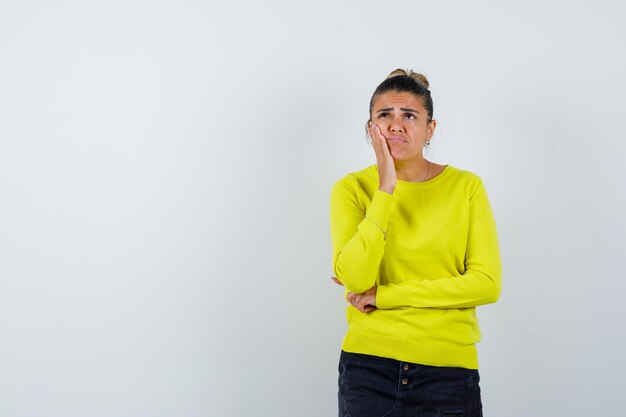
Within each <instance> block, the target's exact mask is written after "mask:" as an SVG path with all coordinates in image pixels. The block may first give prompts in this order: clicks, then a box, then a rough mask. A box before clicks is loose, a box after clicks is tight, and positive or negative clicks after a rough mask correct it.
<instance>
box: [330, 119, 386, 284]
mask: <svg viewBox="0 0 626 417" xmlns="http://www.w3.org/2000/svg"><path fill="white" fill-rule="evenodd" d="M367 132H368V134H369V136H370V138H371V140H372V147H373V148H374V153H375V154H376V166H377V169H378V191H376V192H375V193H374V196H373V197H372V201H371V202H370V205H369V207H368V209H367V212H365V210H364V209H363V206H362V205H361V204H359V199H358V194H359V191H361V192H362V190H361V187H360V185H359V184H358V183H357V181H356V179H355V178H354V177H350V176H348V177H346V178H344V179H343V180H341V181H339V182H338V183H337V184H335V186H334V187H333V190H332V193H331V199H330V200H331V201H330V231H331V238H332V242H333V271H334V273H335V275H336V276H337V278H338V279H339V280H340V281H341V282H342V283H343V285H344V286H345V287H346V288H347V289H348V291H351V292H355V293H362V292H365V291H367V290H369V289H370V288H372V287H373V286H374V285H375V284H376V278H377V276H378V269H379V267H380V261H381V259H382V257H383V253H384V248H385V239H386V237H387V221H388V219H389V211H390V209H391V204H392V199H393V197H392V195H393V192H394V190H395V188H396V184H397V177H396V171H395V166H394V162H393V158H392V157H391V153H390V152H389V147H388V145H387V139H386V138H385V136H384V135H383V133H382V131H381V130H380V127H378V126H377V125H375V124H372V123H369V124H368V128H367ZM362 197H365V193H362Z"/></svg>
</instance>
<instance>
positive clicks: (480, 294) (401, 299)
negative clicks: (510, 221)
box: [376, 182, 502, 309]
mask: <svg viewBox="0 0 626 417" xmlns="http://www.w3.org/2000/svg"><path fill="white" fill-rule="evenodd" d="M469 207H470V208H469V210H470V213H469V229H468V238H467V239H468V240H467V249H466V253H465V271H464V272H463V273H462V274H459V275H456V276H447V277H440V278H437V279H432V280H407V281H403V282H401V283H398V284H387V285H381V286H379V287H378V289H377V293H376V305H377V307H378V308H380V309H391V308H397V307H418V308H419V307H436V308H468V307H476V306H479V305H483V304H489V303H494V302H496V301H497V300H498V298H499V296H500V289H501V286H502V266H501V261H500V252H499V249H498V238H497V234H496V225H495V221H494V218H493V213H492V211H491V207H490V204H489V200H488V198H487V193H486V191H485V188H484V186H483V184H482V182H481V183H479V186H478V187H477V189H476V191H475V192H474V194H473V195H472V197H471V198H470V206H469Z"/></svg>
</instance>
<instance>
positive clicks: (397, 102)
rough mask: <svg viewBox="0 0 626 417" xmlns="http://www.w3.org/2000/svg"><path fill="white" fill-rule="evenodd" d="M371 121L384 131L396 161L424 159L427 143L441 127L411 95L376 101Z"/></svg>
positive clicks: (393, 95)
mask: <svg viewBox="0 0 626 417" xmlns="http://www.w3.org/2000/svg"><path fill="white" fill-rule="evenodd" d="M370 117H371V122H372V123H373V124H375V125H377V126H378V127H380V130H381V131H382V133H383V135H384V136H385V139H386V140H387V144H388V145H389V151H390V153H391V156H392V157H393V159H394V160H396V161H409V160H412V159H415V158H417V159H418V160H419V159H422V158H423V156H422V148H423V147H424V143H426V141H428V140H430V138H431V137H432V136H433V133H434V132H435V127H436V126H437V122H436V121H434V120H432V121H430V122H429V121H428V113H427V112H426V109H425V108H424V104H423V102H422V99H421V98H420V97H416V96H414V95H413V94H411V93H407V92H401V93H398V92H395V91H388V92H386V93H383V94H381V95H379V96H378V97H376V98H375V99H374V104H373V106H372V114H371V115H370Z"/></svg>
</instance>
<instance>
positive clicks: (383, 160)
mask: <svg viewBox="0 0 626 417" xmlns="http://www.w3.org/2000/svg"><path fill="white" fill-rule="evenodd" d="M367 133H368V134H369V135H370V139H371V140H372V147H373V148H374V152H375V153H376V165H377V166H378V189H379V190H380V191H383V192H385V193H388V194H393V191H394V190H395V189H396V184H397V182H398V179H397V177H396V166H395V164H394V163H393V157H392V156H391V153H390V152H389V146H388V145H387V138H385V136H384V135H383V132H382V131H381V130H380V127H378V126H377V125H375V124H373V123H370V124H369V126H368V127H367Z"/></svg>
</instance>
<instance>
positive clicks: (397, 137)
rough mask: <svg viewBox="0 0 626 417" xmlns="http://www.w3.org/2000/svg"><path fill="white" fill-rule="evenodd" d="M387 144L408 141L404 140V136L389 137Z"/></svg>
mask: <svg viewBox="0 0 626 417" xmlns="http://www.w3.org/2000/svg"><path fill="white" fill-rule="evenodd" d="M387 142H393V143H404V142H406V140H404V138H403V137H402V136H389V137H388V138H387Z"/></svg>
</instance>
